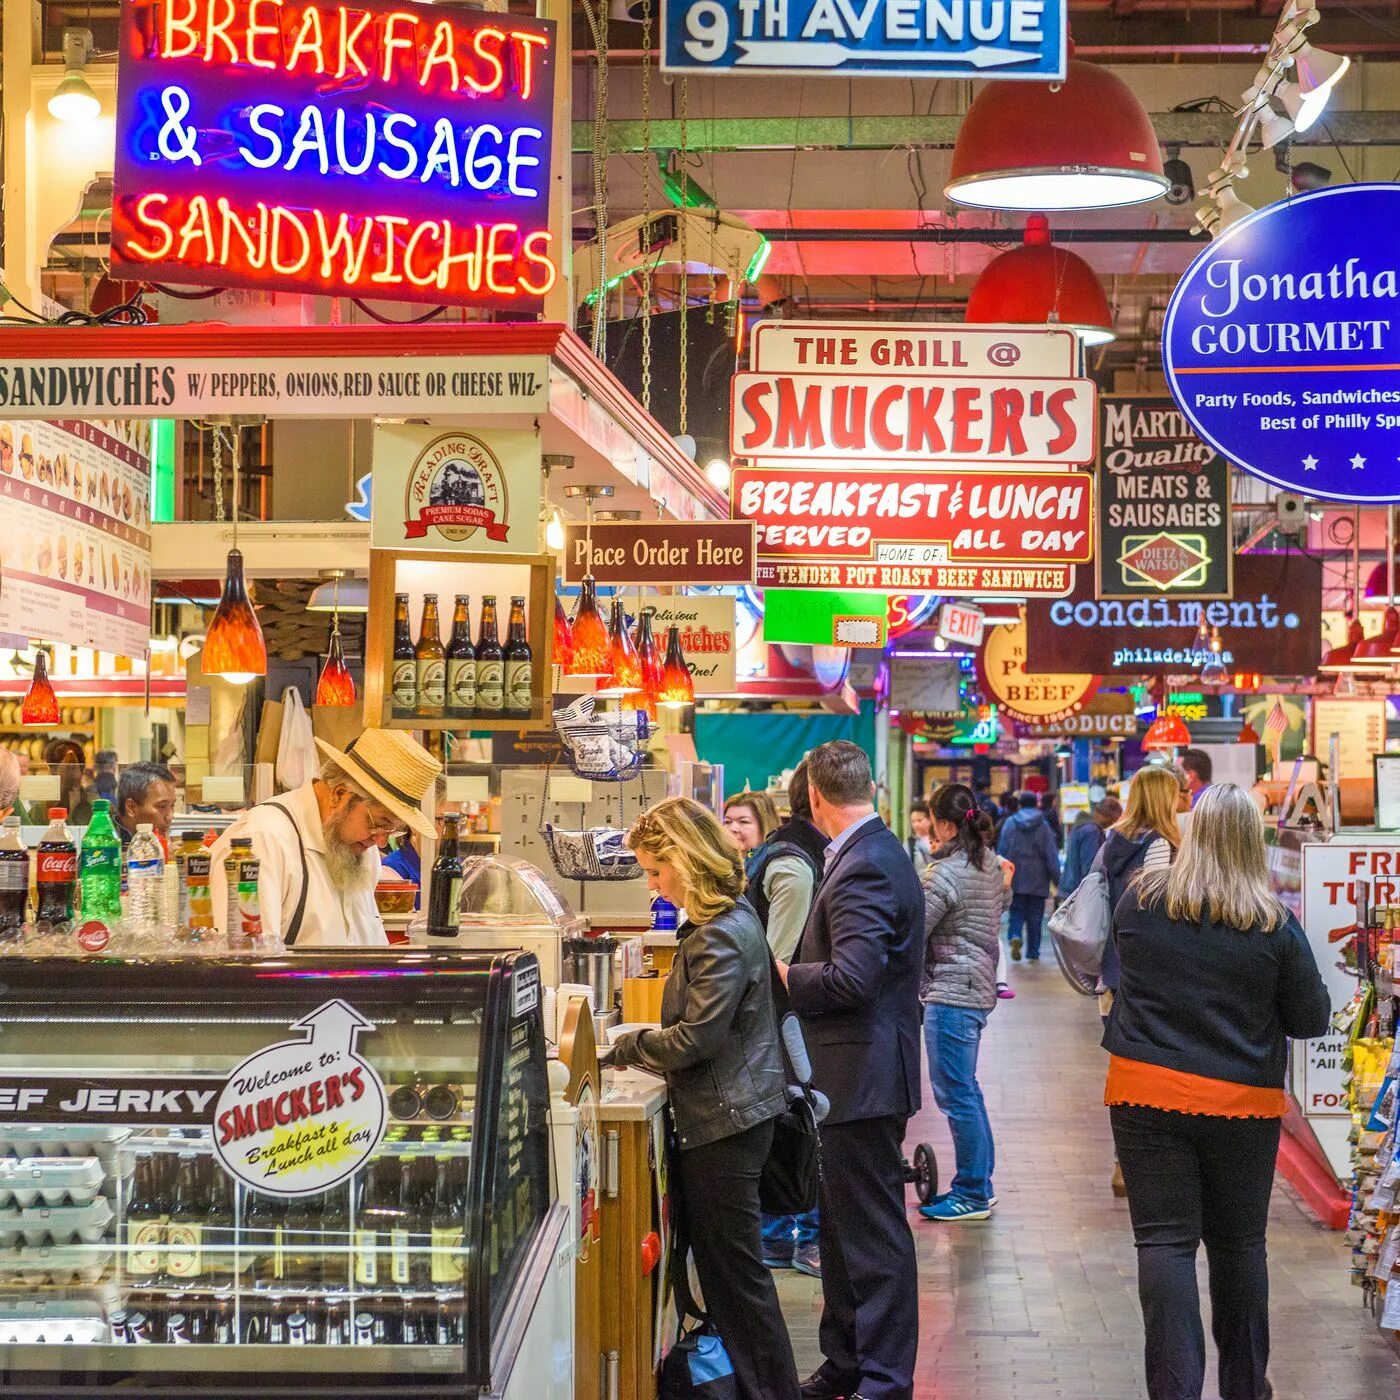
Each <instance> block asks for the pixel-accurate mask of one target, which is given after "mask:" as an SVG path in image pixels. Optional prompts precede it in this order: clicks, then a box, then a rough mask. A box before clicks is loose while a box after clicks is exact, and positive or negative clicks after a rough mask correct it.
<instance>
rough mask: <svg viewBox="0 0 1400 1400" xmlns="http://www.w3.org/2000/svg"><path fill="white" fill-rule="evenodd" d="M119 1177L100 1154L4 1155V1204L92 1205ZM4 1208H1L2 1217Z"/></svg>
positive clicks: (0, 1184)
mask: <svg viewBox="0 0 1400 1400" xmlns="http://www.w3.org/2000/svg"><path fill="white" fill-rule="evenodd" d="M114 1185H115V1179H114V1178H113V1177H112V1176H111V1175H110V1174H109V1173H108V1172H107V1170H106V1169H105V1168H104V1166H103V1163H102V1162H101V1160H100V1159H99V1158H97V1157H21V1158H19V1159H18V1160H16V1159H15V1158H13V1157H9V1158H4V1159H0V1208H3V1207H12V1206H19V1207H21V1208H22V1209H25V1210H28V1209H29V1208H30V1207H31V1206H36V1205H40V1204H43V1205H45V1206H50V1207H52V1206H61V1205H64V1204H65V1203H69V1204H72V1205H74V1206H86V1205H90V1204H91V1203H92V1202H93V1201H95V1200H97V1199H98V1198H99V1192H101V1191H102V1189H103V1187H104V1186H106V1187H107V1188H108V1189H109V1190H110V1188H111V1187H112V1186H114ZM3 1215H4V1210H3V1209H0V1217H3Z"/></svg>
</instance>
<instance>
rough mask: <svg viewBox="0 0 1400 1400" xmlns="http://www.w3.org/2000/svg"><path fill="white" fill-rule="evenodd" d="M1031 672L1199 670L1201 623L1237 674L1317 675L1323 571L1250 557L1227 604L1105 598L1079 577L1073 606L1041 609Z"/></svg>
mask: <svg viewBox="0 0 1400 1400" xmlns="http://www.w3.org/2000/svg"><path fill="white" fill-rule="evenodd" d="M1027 617H1028V618H1029V620H1030V660H1029V664H1030V665H1031V666H1032V667H1046V668H1049V667H1072V668H1073V669H1075V670H1085V669H1088V668H1090V667H1092V668H1094V669H1095V670H1096V671H1098V672H1101V673H1118V674H1122V675H1141V674H1157V675H1166V674H1176V673H1180V672H1184V671H1199V670H1200V669H1201V666H1202V664H1203V663H1204V662H1205V661H1206V660H1207V659H1208V655H1209V654H1208V653H1203V652H1202V651H1201V649H1200V646H1199V642H1198V638H1197V631H1198V629H1199V627H1200V623H1201V618H1202V617H1204V618H1205V621H1206V625H1207V626H1208V627H1219V628H1220V634H1221V640H1222V643H1223V646H1224V650H1223V653H1222V656H1221V659H1222V660H1223V661H1224V663H1225V665H1226V666H1227V667H1228V668H1229V669H1230V670H1231V671H1258V672H1259V673H1260V674H1261V675H1266V676H1310V675H1312V673H1313V671H1314V670H1315V669H1316V668H1317V660H1318V651H1319V647H1320V646H1321V636H1322V565H1321V564H1320V563H1319V562H1318V561H1317V560H1315V559H1310V558H1308V557H1307V556H1306V555H1303V554H1242V555H1241V556H1240V557H1239V558H1238V559H1236V560H1235V596H1234V597H1233V598H1232V599H1230V600H1229V601H1228V602H1198V601H1196V600H1194V599H1187V598H1135V599H1133V600H1131V601H1124V600H1119V599H1108V598H1105V599H1098V598H1095V596H1094V587H1093V581H1092V580H1091V579H1088V578H1081V580H1080V582H1079V584H1078V586H1077V587H1076V588H1075V590H1074V592H1073V593H1072V594H1071V595H1070V596H1069V597H1068V598H1061V599H1057V600H1056V601H1055V602H1033V603H1031V604H1030V605H1029V607H1028V608H1027Z"/></svg>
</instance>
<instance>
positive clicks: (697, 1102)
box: [611, 899, 786, 1151]
mask: <svg viewBox="0 0 1400 1400" xmlns="http://www.w3.org/2000/svg"><path fill="white" fill-rule="evenodd" d="M611 1063H613V1064H615V1065H640V1066H641V1068H643V1069H649V1070H651V1071H652V1072H653V1073H654V1074H661V1075H664V1076H665V1077H666V1087H667V1089H668V1090H669V1092H670V1097H671V1112H672V1113H673V1114H674V1116H675V1120H676V1137H677V1139H678V1141H679V1144H680V1148H681V1150H682V1151H685V1150H686V1149H687V1148H691V1147H703V1146H704V1145H705V1144H706V1143H710V1142H717V1141H719V1139H720V1138H726V1137H732V1136H733V1135H734V1134H735V1133H742V1132H744V1131H745V1130H746V1129H748V1128H752V1127H755V1126H756V1125H757V1124H759V1123H766V1122H767V1121H768V1120H769V1119H770V1118H776V1117H777V1116H778V1115H779V1114H780V1113H781V1112H782V1111H783V1109H784V1107H785V1106H786V1095H785V1092H784V1077H783V1062H782V1054H781V1051H780V1050H779V1047H778V1022H777V1016H776V1013H775V1012H774V1009H773V984H772V973H771V971H770V960H769V953H768V941H767V939H766V938H765V937H764V934H763V925H762V924H760V923H759V921H758V915H757V914H755V913H754V911H753V908H752V907H751V906H750V904H749V903H748V901H747V900H744V899H741V900H740V901H739V902H738V903H737V904H736V905H735V906H734V908H732V909H730V910H728V911H727V912H725V913H723V914H720V915H719V916H718V917H716V918H714V919H712V920H711V921H710V922H709V923H708V924H700V925H695V924H689V923H688V924H685V925H684V926H683V927H682V928H681V931H680V946H679V948H677V950H676V960H675V962H674V963H672V964H671V975H670V976H669V977H668V978H667V979H666V989H665V991H664V992H663V993H662V996H661V1029H660V1030H642V1031H632V1032H629V1033H628V1034H627V1035H624V1036H622V1037H620V1038H619V1039H618V1041H617V1044H616V1046H615V1047H614V1049H613V1055H612V1061H611Z"/></svg>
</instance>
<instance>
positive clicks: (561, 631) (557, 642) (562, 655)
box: [554, 593, 574, 673]
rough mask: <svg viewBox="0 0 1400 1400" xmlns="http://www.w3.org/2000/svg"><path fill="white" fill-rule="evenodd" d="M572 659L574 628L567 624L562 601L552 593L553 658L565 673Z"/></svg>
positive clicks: (566, 614)
mask: <svg viewBox="0 0 1400 1400" xmlns="http://www.w3.org/2000/svg"><path fill="white" fill-rule="evenodd" d="M573 659H574V629H573V628H572V627H570V626H569V615H568V613H566V612H565V611H564V602H563V600H562V599H561V598H560V597H559V595H558V594H557V593H556V594H555V595H554V660H555V664H556V665H559V666H562V667H563V668H564V670H565V672H566V673H567V671H568V669H569V663H570V662H572V661H573Z"/></svg>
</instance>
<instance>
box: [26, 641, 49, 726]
mask: <svg viewBox="0 0 1400 1400" xmlns="http://www.w3.org/2000/svg"><path fill="white" fill-rule="evenodd" d="M19 722H20V723H21V724H24V725H31V724H32V725H36V726H37V725H48V726H50V727H51V726H53V725H55V724H57V723H58V696H57V695H55V694H54V688H53V682H52V681H50V680H49V654H48V652H47V651H46V650H45V649H44V648H43V647H39V648H38V649H37V650H36V651H35V653H34V676H33V679H31V680H30V682H29V689H28V690H27V691H25V693H24V704H23V705H22V706H21V707H20V720H19Z"/></svg>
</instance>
